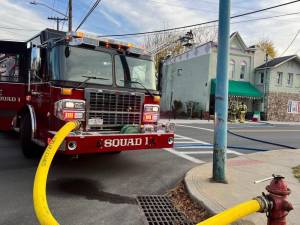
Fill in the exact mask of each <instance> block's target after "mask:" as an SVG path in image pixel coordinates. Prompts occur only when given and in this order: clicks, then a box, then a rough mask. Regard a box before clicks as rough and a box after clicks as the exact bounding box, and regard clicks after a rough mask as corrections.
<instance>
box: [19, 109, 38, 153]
mask: <svg viewBox="0 0 300 225" xmlns="http://www.w3.org/2000/svg"><path fill="white" fill-rule="evenodd" d="M31 129H32V128H31V118H30V115H29V114H28V113H26V114H25V115H24V116H22V118H21V123H20V138H21V147H22V152H23V155H24V156H25V157H26V158H35V157H37V156H38V148H39V147H38V146H37V145H36V144H34V143H33V142H32V141H31Z"/></svg>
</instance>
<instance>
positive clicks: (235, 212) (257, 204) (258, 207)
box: [197, 199, 265, 225]
mask: <svg viewBox="0 0 300 225" xmlns="http://www.w3.org/2000/svg"><path fill="white" fill-rule="evenodd" d="M264 208H265V206H264V204H262V202H261V201H259V199H254V200H250V201H247V202H244V203H241V204H239V205H236V206H235V207H233V208H230V209H227V210H225V211H224V212H222V213H220V214H217V215H215V216H213V217H211V218H209V219H207V220H205V221H203V222H201V223H198V224H197V225H228V224H231V223H233V222H235V221H237V220H239V219H241V218H243V217H245V216H248V215H250V214H252V213H255V212H259V211H263V210H264Z"/></svg>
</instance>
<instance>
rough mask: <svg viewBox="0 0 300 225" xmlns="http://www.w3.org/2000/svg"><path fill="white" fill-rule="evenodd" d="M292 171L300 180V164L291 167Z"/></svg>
mask: <svg viewBox="0 0 300 225" xmlns="http://www.w3.org/2000/svg"><path fill="white" fill-rule="evenodd" d="M293 173H294V176H295V177H296V178H297V179H298V180H299V182H300V165H299V166H296V167H294V168H293Z"/></svg>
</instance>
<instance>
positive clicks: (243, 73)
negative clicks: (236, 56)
mask: <svg viewBox="0 0 300 225" xmlns="http://www.w3.org/2000/svg"><path fill="white" fill-rule="evenodd" d="M246 70H247V63H246V62H245V61H243V62H241V73H240V79H241V80H244V79H245V74H246Z"/></svg>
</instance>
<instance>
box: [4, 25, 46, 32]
mask: <svg viewBox="0 0 300 225" xmlns="http://www.w3.org/2000/svg"><path fill="white" fill-rule="evenodd" d="M0 29H4V30H25V31H40V30H36V29H24V28H17V27H5V26H0Z"/></svg>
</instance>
